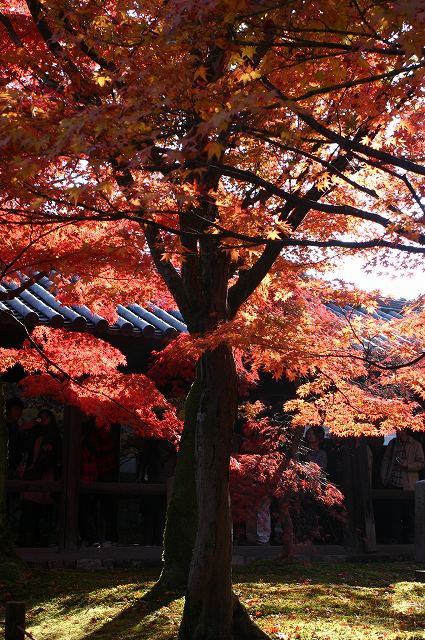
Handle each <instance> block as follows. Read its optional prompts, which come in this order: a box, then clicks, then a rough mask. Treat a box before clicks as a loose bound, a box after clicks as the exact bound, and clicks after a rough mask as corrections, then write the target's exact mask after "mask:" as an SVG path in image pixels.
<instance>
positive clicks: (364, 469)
mask: <svg viewBox="0 0 425 640" xmlns="http://www.w3.org/2000/svg"><path fill="white" fill-rule="evenodd" d="M356 454H357V455H356V457H357V470H358V471H357V472H358V478H357V480H358V483H359V490H360V499H361V515H362V520H363V546H364V551H366V553H374V552H375V551H376V530H375V515H374V512H373V502H372V484H371V469H370V466H369V464H370V463H369V454H368V446H367V444H366V442H365V440H364V438H360V440H359V442H358V446H357V449H356Z"/></svg>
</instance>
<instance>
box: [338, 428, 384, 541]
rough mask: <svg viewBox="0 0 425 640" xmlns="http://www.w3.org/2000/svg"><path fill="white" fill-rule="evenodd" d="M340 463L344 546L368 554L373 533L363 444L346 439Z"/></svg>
mask: <svg viewBox="0 0 425 640" xmlns="http://www.w3.org/2000/svg"><path fill="white" fill-rule="evenodd" d="M343 460H344V488H343V489H344V490H343V493H344V495H345V497H346V504H347V509H348V527H347V530H346V532H345V546H346V547H347V549H348V550H349V551H350V552H351V553H359V552H364V551H365V552H367V553H371V552H374V551H376V534H375V520H374V515H373V504H372V491H371V484H370V473H369V464H368V456H367V448H366V444H365V443H364V442H363V441H362V440H360V442H356V441H355V439H354V438H347V440H346V442H345V444H344V447H343Z"/></svg>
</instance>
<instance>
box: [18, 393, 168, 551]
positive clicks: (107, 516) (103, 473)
mask: <svg viewBox="0 0 425 640" xmlns="http://www.w3.org/2000/svg"><path fill="white" fill-rule="evenodd" d="M24 408H25V407H24V403H23V402H22V400H20V398H17V397H14V398H10V399H9V400H7V401H6V424H7V429H8V436H9V456H8V478H9V479H10V480H28V481H31V480H34V481H45V482H49V481H52V480H60V478H61V473H62V436H61V427H60V425H59V426H58V424H57V420H56V417H55V414H54V413H53V412H52V411H51V410H50V409H45V408H43V409H41V410H40V411H39V412H38V413H37V415H36V417H35V418H34V419H31V420H29V421H26V422H25V421H23V420H22V416H23V412H24ZM120 431H121V428H120V425H111V426H110V428H109V429H106V428H105V429H99V428H97V427H96V424H95V419H94V418H93V417H90V418H88V419H86V420H85V421H84V422H83V424H82V439H81V464H80V478H81V480H82V481H83V482H85V483H89V484H90V483H93V482H118V481H119V479H120ZM133 440H134V444H135V447H134V448H135V450H136V451H137V470H136V476H137V477H136V478H135V479H136V481H138V482H146V483H158V484H166V483H167V480H168V479H169V478H170V477H171V476H172V475H173V474H174V466H175V462H176V455H177V453H176V449H175V447H174V446H173V445H172V444H171V443H169V442H167V441H165V440H158V439H155V438H139V437H134V438H133ZM7 507H8V513H9V518H10V521H11V524H12V529H13V530H14V531H15V532H16V542H17V544H18V546H23V547H38V546H48V545H50V544H52V545H54V544H57V538H58V521H59V509H60V497H59V493H54V492H51V491H44V490H43V491H35V490H33V491H28V490H25V491H21V492H20V493H19V494H16V493H9V495H8V501H7ZM139 511H140V518H139V521H140V528H141V534H142V535H141V540H142V543H143V544H149V545H160V544H162V536H163V530H164V526H165V514H166V496H165V495H152V496H150V495H147V496H144V497H143V498H142V499H140V501H139ZM78 515H79V518H78V519H79V535H80V541H81V544H82V545H85V546H95V547H97V546H101V545H102V546H109V545H111V544H115V543H117V542H118V540H119V536H118V498H117V497H116V496H115V495H110V494H108V493H103V492H101V493H95V492H87V491H81V492H80V495H79V514H78Z"/></svg>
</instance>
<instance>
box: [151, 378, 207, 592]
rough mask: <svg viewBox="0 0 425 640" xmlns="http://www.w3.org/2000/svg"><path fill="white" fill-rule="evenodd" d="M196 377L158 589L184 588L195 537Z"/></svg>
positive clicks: (189, 399)
mask: <svg viewBox="0 0 425 640" xmlns="http://www.w3.org/2000/svg"><path fill="white" fill-rule="evenodd" d="M200 388H201V386H200V381H199V379H198V377H197V378H196V379H195V381H194V383H193V384H192V386H191V388H190V391H189V393H188V396H187V398H186V402H185V413H184V428H183V433H182V438H181V440H180V448H179V454H178V458H177V465H176V470H175V474H174V484H173V491H172V494H171V500H170V502H169V505H168V509H167V521H166V526H165V533H164V554H163V561H164V567H163V570H162V573H161V576H160V578H159V581H158V586H159V587H164V588H166V589H170V588H171V589H174V588H179V587H183V586H186V585H187V581H188V577H189V567H190V561H191V559H192V552H193V547H194V544H195V537H196V522H197V509H196V489H195V427H196V415H197V412H198V404H199V399H200Z"/></svg>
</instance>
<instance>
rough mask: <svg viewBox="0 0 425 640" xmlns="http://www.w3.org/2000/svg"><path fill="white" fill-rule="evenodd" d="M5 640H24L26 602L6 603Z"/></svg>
mask: <svg viewBox="0 0 425 640" xmlns="http://www.w3.org/2000/svg"><path fill="white" fill-rule="evenodd" d="M4 638H5V640H24V638H25V602H13V601H12V600H10V601H9V602H6V616H5V631H4Z"/></svg>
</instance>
